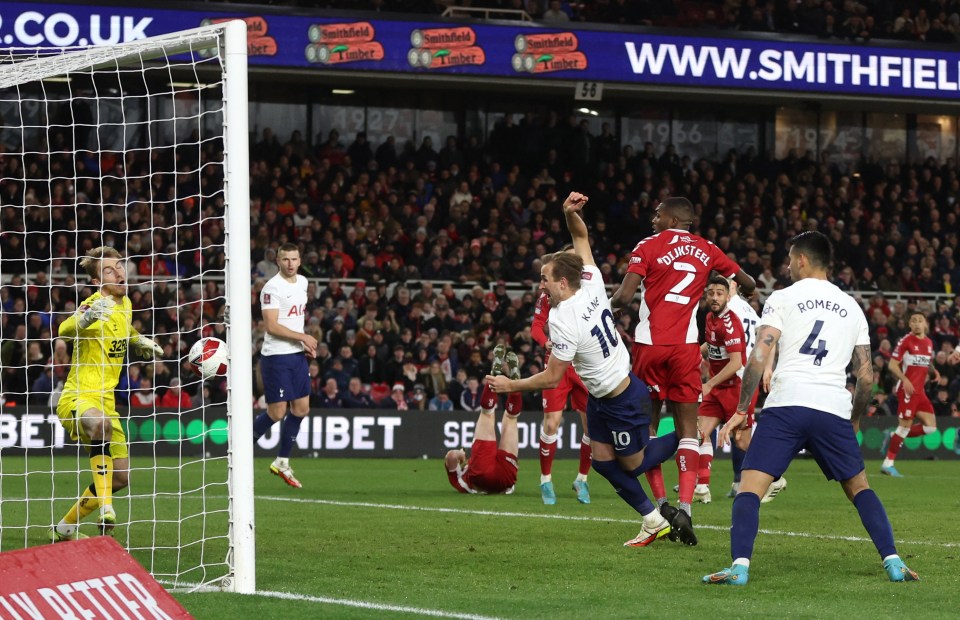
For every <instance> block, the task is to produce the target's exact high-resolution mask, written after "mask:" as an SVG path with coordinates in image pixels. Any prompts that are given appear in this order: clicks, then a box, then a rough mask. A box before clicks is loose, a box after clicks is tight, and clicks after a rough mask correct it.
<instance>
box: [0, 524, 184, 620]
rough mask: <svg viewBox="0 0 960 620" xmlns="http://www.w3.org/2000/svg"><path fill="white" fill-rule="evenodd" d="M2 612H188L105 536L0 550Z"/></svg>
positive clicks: (80, 617) (154, 615) (80, 615)
mask: <svg viewBox="0 0 960 620" xmlns="http://www.w3.org/2000/svg"><path fill="white" fill-rule="evenodd" d="M0 575H2V576H3V578H2V579H0V618H24V619H26V618H60V619H63V620H67V619H77V620H87V619H89V620H92V619H94V618H144V619H164V620H165V619H167V618H171V619H172V618H192V616H191V615H190V614H189V613H188V612H187V610H186V609H184V608H183V606H182V605H180V603H178V602H177V600H176V599H174V598H173V597H172V596H171V595H170V593H169V592H167V591H166V590H164V589H163V587H162V586H161V585H160V584H159V583H157V581H156V580H155V579H154V578H153V577H152V576H151V575H150V573H148V572H147V571H146V570H145V569H144V568H143V567H142V566H140V564H138V563H137V561H136V560H134V559H133V557H132V556H130V554H128V553H127V552H126V551H124V549H123V547H121V546H120V544H119V543H118V542H117V541H115V540H114V539H112V538H110V537H109V536H97V537H94V538H88V539H86V540H77V541H70V542H62V543H57V544H55V545H43V546H40V547H30V548H28V549H19V550H16V551H7V552H4V553H0Z"/></svg>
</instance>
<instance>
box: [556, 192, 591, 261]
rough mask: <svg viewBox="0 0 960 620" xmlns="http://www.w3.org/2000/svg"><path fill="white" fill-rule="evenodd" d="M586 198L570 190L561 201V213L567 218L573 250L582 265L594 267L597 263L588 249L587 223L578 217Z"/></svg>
mask: <svg viewBox="0 0 960 620" xmlns="http://www.w3.org/2000/svg"><path fill="white" fill-rule="evenodd" d="M588 200H590V199H589V198H587V197H586V196H584V195H583V194H581V193H580V192H570V195H569V196H567V199H566V200H564V201H563V215H564V216H565V217H566V218H567V230H569V231H570V236H571V237H573V251H574V252H576V253H577V256H579V257H580V258H582V259H583V264H584V265H593V266H594V267H596V266H597V263H596V261H594V260H593V252H592V251H591V250H590V235H589V233H588V232H587V225H586V223H585V222H584V221H583V218H582V217H580V211H581V210H582V209H583V207H584V205H586V204H587V201H588Z"/></svg>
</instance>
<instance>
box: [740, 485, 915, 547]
mask: <svg viewBox="0 0 960 620" xmlns="http://www.w3.org/2000/svg"><path fill="white" fill-rule="evenodd" d="M737 497H739V496H737ZM853 505H854V506H856V507H857V512H858V513H860V521H862V522H863V527H864V528H866V530H867V533H868V534H870V540H872V541H873V545H874V546H875V547H876V548H877V551H878V552H879V553H880V557H881V558H885V557H887V556H888V555H893V554H895V553H896V552H897V547H896V545H895V544H894V543H893V527H892V526H891V525H890V519H888V518H887V511H886V510H885V509H884V508H883V503H882V502H881V501H880V498H879V497H877V494H876V493H874V492H873V489H864V490H863V491H860V492H859V493H857V495H856V497H854V498H853Z"/></svg>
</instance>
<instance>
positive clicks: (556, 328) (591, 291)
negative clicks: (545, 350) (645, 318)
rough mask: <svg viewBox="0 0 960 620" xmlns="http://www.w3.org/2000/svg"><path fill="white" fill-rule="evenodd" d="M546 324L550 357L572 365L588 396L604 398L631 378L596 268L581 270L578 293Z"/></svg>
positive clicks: (605, 292) (628, 357)
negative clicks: (548, 334) (548, 333)
mask: <svg viewBox="0 0 960 620" xmlns="http://www.w3.org/2000/svg"><path fill="white" fill-rule="evenodd" d="M548 322H549V325H550V341H551V342H552V343H553V349H552V351H551V355H553V356H555V357H556V358H557V359H559V360H562V361H564V362H572V363H573V367H574V369H575V370H576V371H577V374H578V375H579V376H580V379H582V380H583V385H584V386H585V387H586V388H587V391H588V392H590V395H591V396H594V397H596V398H603V397H604V396H606V395H607V394H609V393H610V392H612V391H613V389H614V388H616V387H617V386H618V385H620V383H621V382H622V381H623V380H624V379H625V378H626V377H627V376H628V375H629V374H630V354H629V352H628V351H627V345H626V344H624V343H623V339H622V338H620V334H618V333H617V326H616V321H615V320H614V318H613V309H612V308H611V307H610V300H609V299H607V288H606V287H605V286H604V284H603V276H602V274H601V273H600V270H599V269H597V268H596V266H594V265H586V266H584V268H583V273H582V274H581V276H580V290H578V291H577V292H576V293H575V294H574V295H573V296H572V297H570V298H569V299H567V300H565V301H563V302H561V303H560V304H558V305H557V306H556V307H555V308H553V309H551V311H550V318H549V321H548Z"/></svg>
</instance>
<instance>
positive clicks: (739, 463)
mask: <svg viewBox="0 0 960 620" xmlns="http://www.w3.org/2000/svg"><path fill="white" fill-rule="evenodd" d="M713 445H717V444H713ZM746 455H747V453H746V451H745V450H741V449H740V448H738V447H737V445H736V444H731V446H730V458H731V459H732V460H733V481H734V482H740V472H741V471H743V457H745V456H746Z"/></svg>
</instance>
